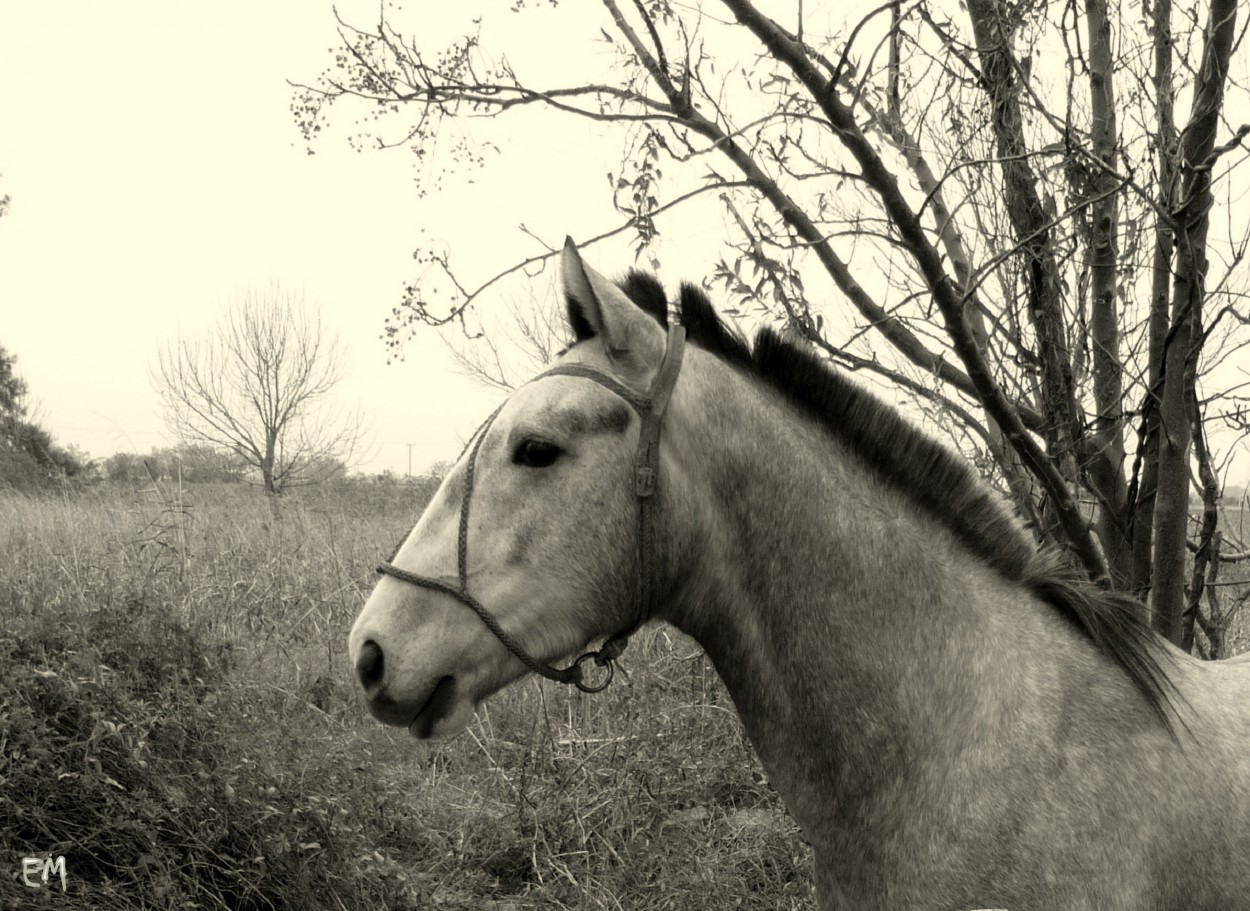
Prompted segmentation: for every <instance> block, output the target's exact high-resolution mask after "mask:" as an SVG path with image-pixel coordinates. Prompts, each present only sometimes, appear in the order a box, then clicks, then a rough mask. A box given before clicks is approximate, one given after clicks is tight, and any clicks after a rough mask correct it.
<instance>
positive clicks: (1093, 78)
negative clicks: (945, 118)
mask: <svg viewBox="0 0 1250 911" xmlns="http://www.w3.org/2000/svg"><path fill="white" fill-rule="evenodd" d="M1085 18H1086V22H1087V24H1088V27H1089V93H1090V114H1091V134H1092V136H1091V138H1092V140H1093V152H1094V156H1095V157H1096V158H1097V159H1098V161H1099V162H1100V163H1101V165H1103V166H1102V167H1098V166H1097V165H1095V168H1096V170H1095V171H1094V174H1093V175H1092V179H1091V182H1090V183H1091V186H1090V191H1091V192H1092V194H1093V200H1092V201H1091V203H1090V212H1089V216H1090V229H1089V230H1090V234H1089V250H1088V253H1087V255H1088V260H1087V262H1088V268H1089V273H1090V290H1091V294H1090V298H1091V299H1090V321H1089V331H1090V341H1091V343H1092V344H1091V346H1092V348H1093V373H1092V379H1093V391H1094V407H1095V409H1096V411H1097V413H1096V414H1095V415H1094V422H1093V434H1092V437H1093V439H1092V443H1093V447H1092V452H1091V456H1092V457H1091V459H1090V461H1089V463H1088V465H1087V466H1086V468H1087V471H1088V477H1089V480H1090V484H1091V486H1092V487H1093V488H1094V494H1095V496H1096V498H1097V500H1098V504H1099V507H1098V533H1099V537H1100V538H1101V539H1102V546H1103V551H1104V552H1105V553H1106V555H1107V566H1108V568H1109V569H1110V570H1111V578H1112V581H1113V582H1114V583H1115V584H1116V585H1117V586H1120V587H1123V586H1125V585H1127V584H1128V583H1129V581H1130V579H1131V576H1132V547H1131V541H1130V538H1129V534H1128V529H1127V527H1126V526H1125V524H1124V505H1125V502H1126V501H1127V498H1128V487H1127V484H1126V482H1125V478H1124V432H1123V426H1124V425H1123V420H1122V415H1121V412H1122V410H1123V407H1124V388H1123V379H1122V372H1121V371H1122V367H1121V362H1120V322H1119V315H1118V311H1117V308H1116V304H1117V302H1118V301H1117V291H1118V279H1117V274H1116V265H1117V261H1118V258H1119V251H1118V249H1117V243H1116V236H1117V234H1118V231H1119V194H1118V192H1117V188H1118V185H1119V180H1118V179H1117V178H1116V176H1115V171H1116V165H1117V158H1118V151H1119V131H1118V128H1117V126H1116V114H1115V110H1116V109H1115V101H1116V96H1115V81H1114V78H1113V73H1114V57H1113V56H1112V53H1111V22H1110V20H1109V19H1108V16H1107V4H1106V0H1086V4H1085Z"/></svg>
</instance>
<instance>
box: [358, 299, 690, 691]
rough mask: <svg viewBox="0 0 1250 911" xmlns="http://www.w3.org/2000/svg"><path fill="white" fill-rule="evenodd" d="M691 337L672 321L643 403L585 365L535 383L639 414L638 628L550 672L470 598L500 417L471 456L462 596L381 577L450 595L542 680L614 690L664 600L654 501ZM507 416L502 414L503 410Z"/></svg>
mask: <svg viewBox="0 0 1250 911" xmlns="http://www.w3.org/2000/svg"><path fill="white" fill-rule="evenodd" d="M685 341H686V330H685V327H684V326H682V325H681V324H680V323H678V322H677V321H676V320H671V321H670V323H669V328H668V343H667V345H666V346H665V351H664V360H663V361H662V362H661V364H660V370H659V372H658V373H657V374H656V376H655V379H654V380H653V381H652V383H651V389H650V391H649V392H648V393H647V395H646V396H640V395H638V394H637V393H635V392H634V391H633V390H631V389H630V388H629V387H627V386H625V385H624V384H623V383H621V382H620V381H619V380H617V379H615V378H614V377H611V376H609V375H608V374H606V373H604V372H602V371H600V370H597V369H595V368H593V367H589V366H587V365H585V364H557V365H556V366H555V367H552V368H551V369H550V370H547V371H544V372H543V373H540V374H539V375H538V376H536V377H534V380H531V382H534V381H536V380H540V379H543V378H544V377H549V376H570V377H577V378H581V379H587V380H591V381H593V382H595V383H598V384H599V385H600V386H602V387H603V388H605V389H607V390H608V391H609V392H611V393H613V394H614V395H616V396H618V397H619V398H621V399H624V400H625V402H626V403H627V404H628V405H630V407H632V408H633V409H634V410H635V411H636V412H638V416H639V418H640V421H641V426H640V429H639V436H638V449H637V451H636V453H635V456H634V493H635V495H636V496H637V497H638V538H637V569H638V581H637V585H636V586H635V590H634V592H635V597H634V610H635V613H634V622H633V623H632V624H631V625H630V626H629V627H628V628H626V629H624V630H621V631H620V632H617V633H614V634H613V635H611V636H609V637H608V639H607V640H606V641H605V642H604V643H603V645H601V646H600V647H599V648H598V649H597V650H596V651H592V652H586V653H585V654H583V655H581V656H580V657H578V658H577V660H575V661H574V662H573V663H572V664H570V665H568V666H567V667H563V668H558V667H553V666H552V665H549V664H544V663H543V662H541V661H539V660H538V659H536V658H534V657H533V656H532V655H531V654H529V652H527V651H526V650H525V649H524V648H523V647H522V646H521V644H520V643H519V642H517V641H516V639H515V638H514V637H513V636H512V635H510V634H509V633H508V632H507V630H505V629H504V628H503V627H502V626H501V625H500V623H499V621H498V620H497V619H496V618H495V617H494V615H493V614H491V613H490V611H489V610H488V609H487V608H486V607H485V606H484V605H483V604H482V603H481V602H480V601H478V600H477V599H476V598H475V597H473V595H471V594H470V593H469V590H468V525H469V507H470V504H471V501H472V496H473V478H474V470H475V467H476V462H477V452H478V449H479V448H480V447H481V445H482V440H483V439H484V438H485V437H486V432H487V431H488V430H489V429H490V425H491V424H492V423H493V422H494V420H495V418H496V417H497V416H498V415H499V411H500V409H496V410H495V412H494V413H493V414H492V415H491V416H490V417H489V418H487V420H486V423H484V424H483V425H482V428H481V429H480V430H479V431H478V435H477V440H476V441H475V442H474V444H473V448H472V450H471V451H470V453H469V462H468V465H467V467H466V471H465V490H464V499H463V500H462V502H461V504H460V534H459V541H458V546H457V555H456V562H457V576H458V581H459V587H458V588H454V587H452V586H451V585H449V584H448V583H446V582H443V581H440V580H438V579H433V578H430V577H427V576H420V575H417V574H416V573H411V572H408V571H407V570H405V569H400V568H399V567H398V566H395V565H393V564H392V563H390V562H389V561H387V562H383V563H380V564H378V568H377V569H378V572H379V573H382V574H385V575H388V576H391V577H393V578H395V579H400V580H401V581H404V582H408V583H410V584H412V585H416V586H418V587H420V588H426V589H430V590H432V591H437V592H441V593H443V594H446V595H450V596H451V597H453V598H455V599H456V600H458V601H460V602H461V603H462V604H464V605H465V606H466V607H468V608H470V609H471V610H472V611H473V612H474V613H475V614H477V616H478V618H479V619H481V621H482V623H484V624H485V625H486V627H487V628H488V629H489V630H490V631H491V632H492V633H493V634H494V635H495V637H496V638H497V639H498V640H499V641H500V642H502V643H503V644H504V646H505V647H507V649H508V651H510V652H511V653H512V654H513V655H515V656H516V657H517V659H518V660H520V661H521V663H522V664H524V665H525V666H526V667H527V668H529V669H530V670H531V671H533V672H534V673H536V674H539V675H541V676H543V677H546V678H547V679H548V680H554V681H556V682H557V683H568V684H572V685H574V686H576V687H577V688H578V689H580V690H582V691H583V692H587V693H597V692H599V691H600V690H603V689H604V688H606V687H607V685H608V684H609V683H611V682H612V677H613V672H614V668H615V662H616V659H617V658H619V657H620V656H621V653H622V652H624V651H625V648H626V646H628V645H629V637H630V636H632V635H633V634H634V632H635V631H636V630H637V629H638V627H640V626H641V625H642V624H643V623H644V622H645V621H646V620H647V619H648V618H649V617H650V616H651V615H652V614H653V613H654V611H655V602H656V598H657V592H658V579H657V578H656V570H655V555H654V553H653V551H654V549H655V541H656V538H655V505H654V500H653V495H654V493H655V491H656V487H657V484H658V482H659V475H660V430H661V427H662V425H663V420H664V412H665V409H666V408H667V407H668V402H669V399H670V398H671V396H672V393H673V387H674V386H676V384H677V377H678V375H679V374H680V372H681V362H682V356H683V354H684V352H685ZM500 408H502V406H500ZM590 660H593V661H594V663H595V664H596V665H598V666H599V667H602V668H604V670H605V672H606V673H605V675H604V677H603V679H602V680H601V681H600V682H599V683H596V684H591V683H589V682H587V681H586V679H585V673H584V671H583V669H582V665H583V664H584V663H585V662H587V661H590Z"/></svg>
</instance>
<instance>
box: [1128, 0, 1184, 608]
mask: <svg viewBox="0 0 1250 911" xmlns="http://www.w3.org/2000/svg"><path fill="white" fill-rule="evenodd" d="M1151 31H1152V33H1153V40H1154V54H1155V69H1154V77H1153V79H1154V89H1155V127H1156V131H1157V132H1156V137H1157V148H1158V155H1159V194H1158V205H1159V211H1160V212H1162V213H1166V215H1164V214H1156V216H1155V248H1154V259H1153V262H1152V264H1151V288H1150V315H1149V317H1148V320H1147V328H1146V338H1147V342H1146V345H1147V359H1148V363H1147V375H1146V383H1147V387H1146V394H1145V395H1144V396H1143V397H1142V416H1141V429H1140V431H1139V433H1140V435H1141V436H1140V438H1139V440H1138V455H1139V459H1140V461H1139V463H1138V468H1137V470H1136V471H1135V478H1134V487H1135V496H1130V502H1129V504H1128V509H1129V510H1130V511H1131V512H1130V515H1129V519H1128V524H1129V528H1130V529H1131V534H1132V538H1133V577H1132V590H1133V591H1134V592H1136V593H1137V594H1138V596H1139V597H1142V598H1146V597H1147V596H1148V595H1149V593H1150V582H1151V576H1152V574H1151V566H1152V562H1153V560H1154V546H1153V545H1154V514H1155V495H1156V492H1157V490H1158V484H1159V428H1160V422H1159V404H1160V403H1159V398H1160V396H1161V395H1162V393H1163V386H1162V381H1163V343H1164V340H1165V339H1166V338H1167V331H1168V292H1169V290H1170V286H1171V282H1172V253H1173V250H1172V246H1173V244H1174V243H1175V238H1176V233H1175V231H1173V229H1172V222H1171V214H1172V212H1173V210H1174V208H1175V201H1176V167H1177V151H1176V118H1175V114H1174V112H1173V109H1174V105H1173V98H1172V91H1173V90H1172V0H1156V2H1155V5H1154V20H1153V23H1152V29H1151Z"/></svg>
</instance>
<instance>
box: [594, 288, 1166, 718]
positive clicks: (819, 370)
mask: <svg viewBox="0 0 1250 911" xmlns="http://www.w3.org/2000/svg"><path fill="white" fill-rule="evenodd" d="M619 284H620V287H621V289H622V290H623V291H624V292H625V293H626V294H627V295H628V296H629V297H630V299H631V300H633V301H634V302H635V303H636V304H638V306H639V307H641V308H642V309H644V310H646V311H647V312H648V313H649V314H651V315H652V316H653V317H655V318H656V320H658V321H659V322H660V323H661V324H662V325H664V326H667V325H668V299H667V296H666V295H665V293H664V288H663V286H662V285H661V284H660V282H659V281H658V280H657V279H656V278H655V277H654V276H652V275H648V274H646V273H642V272H637V271H634V272H630V273H629V274H628V275H627V276H626V277H625V278H624V279H622V280H621V281H620V283H619ZM678 305H679V310H678V312H680V313H681V321H682V323H683V325H685V327H686V335H687V338H688V340H689V341H690V343H691V344H693V345H697V346H699V347H700V348H703V349H704V350H706V351H708V352H709V353H711V354H713V355H715V356H716V357H718V358H719V359H721V360H723V361H725V362H726V363H728V364H730V365H732V366H734V367H736V368H737V369H739V370H741V371H742V372H744V373H746V374H748V375H749V376H751V377H753V378H755V379H756V380H758V381H759V382H762V383H764V384H765V385H767V386H769V387H771V388H772V389H774V390H776V391H777V392H778V393H780V394H781V395H782V396H783V397H784V398H785V399H786V400H787V401H788V402H790V403H791V404H792V405H793V406H794V407H795V408H796V409H798V410H799V411H800V412H801V413H803V414H805V415H806V416H807V417H809V418H810V419H811V420H812V421H814V422H816V423H817V424H819V425H820V426H821V427H823V428H824V429H825V430H826V431H827V432H828V433H829V434H830V435H831V436H833V437H835V438H837V439H839V440H840V441H842V442H843V443H844V444H845V445H846V446H847V447H848V448H849V449H850V450H851V451H853V452H855V453H857V454H858V455H859V456H860V457H861V458H862V459H863V460H864V462H865V463H866V464H867V465H868V467H869V468H870V469H871V470H872V471H873V472H874V473H875V475H876V476H877V477H878V478H879V479H880V480H881V482H882V483H885V484H888V485H890V486H892V487H894V488H895V489H896V490H898V491H900V492H901V493H902V494H904V495H905V496H907V497H909V498H910V499H911V500H912V501H913V502H914V503H916V505H917V506H919V507H920V508H921V509H922V510H924V511H925V512H926V513H928V514H929V515H930V516H931V517H932V518H934V519H936V520H937V521H939V522H940V523H941V524H942V525H943V526H945V527H946V528H947V529H949V530H950V532H951V533H952V534H953V535H954V536H955V538H956V539H957V540H958V541H960V542H961V543H962V544H963V545H964V546H965V547H966V548H968V550H970V551H971V552H972V553H973V554H974V555H976V556H978V557H979V558H981V559H982V560H984V561H985V562H986V563H988V564H989V565H990V566H992V567H993V568H994V569H995V570H997V571H998V572H999V573H1001V574H1002V575H1003V576H1005V577H1006V578H1008V579H1011V580H1013V581H1016V582H1019V583H1020V584H1021V585H1023V586H1024V587H1025V588H1027V589H1028V590H1030V591H1031V592H1033V594H1034V595H1036V596H1037V597H1038V598H1040V599H1041V600H1043V601H1045V602H1046V603H1048V604H1050V605H1051V606H1052V607H1054V608H1055V609H1056V610H1057V611H1059V613H1060V614H1061V615H1062V616H1063V617H1065V618H1066V619H1068V620H1069V621H1071V622H1072V623H1073V624H1074V625H1075V626H1076V628H1077V629H1079V630H1081V631H1082V632H1083V633H1084V634H1085V635H1086V636H1088V637H1089V638H1090V639H1091V640H1092V641H1093V642H1094V643H1095V644H1096V645H1097V646H1098V648H1099V649H1101V650H1102V651H1103V653H1104V654H1106V655H1107V656H1108V657H1110V658H1111V659H1112V660H1114V661H1115V662H1116V663H1117V664H1118V665H1119V666H1120V667H1121V668H1123V670H1124V671H1125V672H1126V673H1127V674H1128V675H1129V677H1130V678H1131V679H1132V680H1133V682H1134V683H1135V684H1136V685H1137V687H1138V688H1139V689H1140V690H1141V692H1142V694H1143V695H1144V696H1145V698H1146V700H1147V702H1148V703H1149V704H1150V706H1151V708H1152V709H1153V710H1154V711H1155V712H1156V713H1157V714H1158V715H1159V717H1160V718H1162V719H1163V721H1164V723H1165V724H1167V725H1169V729H1170V721H1169V717H1168V711H1167V709H1168V708H1169V707H1170V704H1171V702H1170V698H1169V690H1170V689H1172V685H1171V682H1170V681H1169V680H1168V677H1167V674H1166V672H1165V671H1164V670H1163V669H1162V667H1160V665H1159V662H1158V659H1157V658H1156V655H1155V643H1154V640H1155V636H1154V633H1153V632H1152V631H1151V630H1150V627H1149V626H1148V625H1147V623H1146V622H1145V620H1144V619H1143V617H1142V613H1143V612H1142V610H1141V607H1140V605H1139V604H1138V602H1137V601H1136V600H1135V599H1133V598H1132V597H1130V596H1128V595H1126V594H1120V593H1116V592H1109V591H1105V590H1103V589H1100V588H1098V587H1097V586H1095V585H1094V584H1093V583H1091V582H1089V581H1088V580H1087V579H1085V578H1084V577H1083V576H1081V575H1079V574H1078V573H1076V572H1075V571H1073V570H1070V569H1068V568H1066V567H1065V565H1064V563H1063V560H1062V559H1061V558H1060V556H1059V555H1058V554H1057V553H1055V552H1053V551H1050V550H1042V549H1040V548H1039V547H1038V545H1037V543H1036V542H1035V541H1034V540H1033V538H1032V537H1031V536H1030V535H1029V533H1028V532H1027V531H1026V530H1025V529H1024V528H1023V526H1022V525H1021V524H1020V522H1018V521H1017V520H1016V518H1015V517H1014V516H1013V515H1012V513H1011V512H1009V511H1008V509H1007V508H1006V507H1005V506H1004V504H1003V502H1002V500H1001V499H1000V498H999V497H998V495H997V494H996V493H995V492H994V491H993V489H992V488H990V487H989V485H987V484H986V483H985V482H983V481H982V480H981V478H979V477H978V476H977V474H976V473H975V472H974V471H973V470H972V468H971V467H970V466H969V464H968V463H967V462H966V461H965V460H964V459H962V458H961V457H960V456H958V455H956V454H955V453H954V452H952V451H951V450H950V449H948V448H947V447H945V446H943V445H942V444H940V443H938V442H937V441H936V440H934V439H933V438H931V437H929V436H928V435H927V434H925V433H923V432H922V431H920V430H919V429H918V428H916V427H915V426H913V425H912V424H911V423H910V422H908V421H907V420H906V419H905V418H904V417H903V416H902V415H901V414H900V413H899V412H898V410H897V409H895V408H894V407H892V406H891V405H889V404H887V403H886V402H883V401H882V400H881V399H879V398H878V397H877V396H875V395H874V394H872V393H871V392H869V391H868V390H866V389H865V388H863V387H862V386H860V385H859V384H858V383H856V382H854V381H852V380H851V379H849V378H847V376H846V375H845V374H844V373H843V372H842V371H840V370H838V369H837V368H836V367H835V366H833V364H832V363H830V362H828V361H826V360H825V359H823V358H821V357H820V355H818V354H817V353H816V352H815V351H814V350H813V349H811V348H809V347H806V346H805V345H802V344H799V343H797V342H793V341H790V340H788V339H785V338H782V337H781V336H780V335H778V334H777V333H776V332H774V331H773V330H771V329H767V328H766V329H762V330H760V332H759V333H758V335H757V336H756V338H755V344H754V345H749V344H748V343H747V341H746V339H745V338H744V337H743V336H742V335H741V334H740V333H739V332H738V331H737V330H736V329H734V328H732V327H730V326H728V325H727V324H726V323H725V322H724V321H723V320H722V319H721V318H720V316H719V314H717V312H716V310H715V308H714V307H713V306H712V302H711V301H710V300H709V299H708V296H707V295H706V294H705V293H704V292H703V291H702V290H701V289H700V288H698V287H696V286H694V285H691V284H683V285H682V286H681V293H680V297H679V299H678Z"/></svg>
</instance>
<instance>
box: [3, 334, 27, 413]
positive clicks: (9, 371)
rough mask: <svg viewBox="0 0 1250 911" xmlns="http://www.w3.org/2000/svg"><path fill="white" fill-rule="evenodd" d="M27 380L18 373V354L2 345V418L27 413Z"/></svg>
mask: <svg viewBox="0 0 1250 911" xmlns="http://www.w3.org/2000/svg"><path fill="white" fill-rule="evenodd" d="M25 400H26V381H25V380H23V379H22V378H21V377H20V376H18V375H17V355H15V354H10V353H9V352H8V351H6V350H5V348H4V346H3V345H0V418H4V419H5V420H8V419H9V418H11V417H13V416H18V417H24V416H25V414H26V407H25V404H24V402H25Z"/></svg>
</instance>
